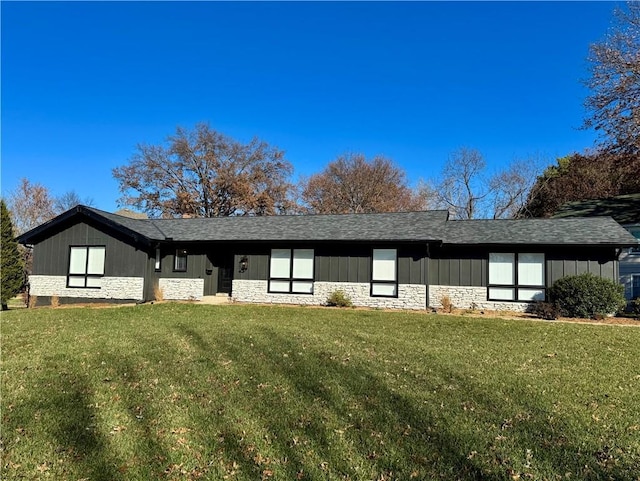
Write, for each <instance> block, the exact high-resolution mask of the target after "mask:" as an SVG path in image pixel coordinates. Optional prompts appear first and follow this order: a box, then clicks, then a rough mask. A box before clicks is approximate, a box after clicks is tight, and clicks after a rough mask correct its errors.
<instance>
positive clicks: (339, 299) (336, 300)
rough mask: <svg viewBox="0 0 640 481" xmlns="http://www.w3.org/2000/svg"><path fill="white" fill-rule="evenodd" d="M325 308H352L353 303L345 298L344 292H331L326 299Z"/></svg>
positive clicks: (347, 297) (348, 298)
mask: <svg viewBox="0 0 640 481" xmlns="http://www.w3.org/2000/svg"><path fill="white" fill-rule="evenodd" d="M327 306H331V307H352V306H353V302H351V298H350V297H349V296H347V295H346V294H345V293H344V291H341V290H337V291H333V292H332V293H331V294H330V295H329V297H328V298H327Z"/></svg>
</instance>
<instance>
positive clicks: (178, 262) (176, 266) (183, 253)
mask: <svg viewBox="0 0 640 481" xmlns="http://www.w3.org/2000/svg"><path fill="white" fill-rule="evenodd" d="M173 270H174V271H175V272H186V271H187V250H186V249H176V255H175V256H174V258H173Z"/></svg>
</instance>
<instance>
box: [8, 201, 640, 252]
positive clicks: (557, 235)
mask: <svg viewBox="0 0 640 481" xmlns="http://www.w3.org/2000/svg"><path fill="white" fill-rule="evenodd" d="M78 214H80V215H84V216H87V217H89V218H92V219H94V220H97V221H98V222H102V223H105V224H107V225H109V226H111V227H113V228H115V229H117V230H119V231H121V232H122V233H124V234H125V235H128V236H130V237H132V238H134V239H136V240H138V241H144V242H146V243H152V242H156V241H176V242H243V241H248V242H254V241H302V242H304V241H320V242H322V241H334V242H340V241H350V242H359V241H373V242H376V241H378V242H384V241H396V242H403V241H406V242H430V241H439V242H443V243H446V244H503V245H504V244H548V245H554V244H555V245H558V244H576V245H577V244H599V245H612V246H631V245H637V244H636V241H635V239H634V238H633V236H631V234H629V233H628V232H627V231H626V230H625V229H623V228H622V227H621V226H620V225H619V224H618V223H616V222H615V221H614V220H613V219H611V218H608V217H605V218H575V219H522V220H458V221H449V220H447V219H448V214H447V212H446V211H426V212H395V213H383V214H343V215H305V216H269V217H217V218H207V219H202V218H199V219H132V218H130V217H124V216H120V215H117V214H111V213H109V212H105V211H102V210H99V209H94V208H92V207H85V206H77V207H74V208H73V209H71V210H69V211H67V212H65V213H64V214H61V215H60V216H58V217H57V218H56V219H53V220H51V221H49V222H47V223H45V224H43V225H41V226H39V227H36V228H35V229H33V230H31V231H29V232H27V233H25V234H22V235H21V236H20V237H19V238H18V240H19V241H20V242H22V243H25V244H27V243H33V242H39V240H40V239H42V238H44V237H46V236H47V233H48V231H49V229H50V228H52V227H53V226H55V225H56V224H57V223H60V222H63V221H65V220H67V219H69V218H70V217H72V216H74V215H78Z"/></svg>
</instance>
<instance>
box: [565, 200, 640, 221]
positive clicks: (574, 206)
mask: <svg viewBox="0 0 640 481" xmlns="http://www.w3.org/2000/svg"><path fill="white" fill-rule="evenodd" d="M596 216H609V217H613V219H614V220H615V221H617V222H618V223H620V224H623V225H626V224H640V193H638V194H627V195H619V196H616V197H610V198H608V199H590V200H581V201H576V202H567V203H566V204H563V205H562V206H560V208H559V209H558V211H557V212H556V213H555V214H554V215H553V218H555V219H561V218H567V217H596Z"/></svg>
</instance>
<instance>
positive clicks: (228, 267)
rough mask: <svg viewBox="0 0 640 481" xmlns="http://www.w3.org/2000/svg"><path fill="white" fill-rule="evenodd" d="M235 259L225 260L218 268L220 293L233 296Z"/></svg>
mask: <svg viewBox="0 0 640 481" xmlns="http://www.w3.org/2000/svg"><path fill="white" fill-rule="evenodd" d="M231 281H233V259H225V260H224V262H222V263H221V264H220V266H219V267H218V292H225V293H227V294H231V284H232V282H231Z"/></svg>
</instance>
